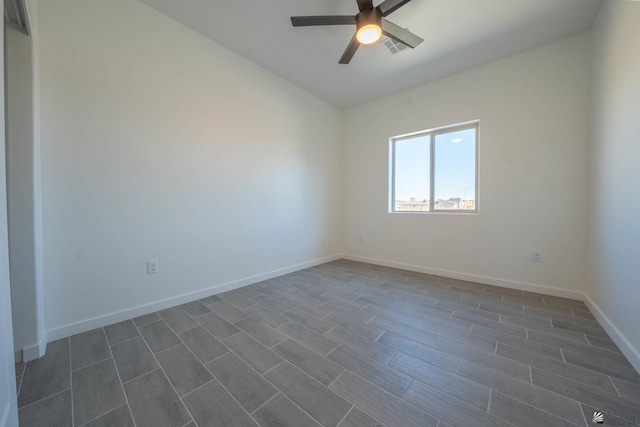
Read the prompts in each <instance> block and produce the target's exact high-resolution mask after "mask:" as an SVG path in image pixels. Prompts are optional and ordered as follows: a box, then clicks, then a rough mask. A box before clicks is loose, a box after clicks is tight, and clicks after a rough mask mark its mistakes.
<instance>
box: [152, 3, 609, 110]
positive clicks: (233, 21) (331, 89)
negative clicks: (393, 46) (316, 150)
mask: <svg viewBox="0 0 640 427" xmlns="http://www.w3.org/2000/svg"><path fill="white" fill-rule="evenodd" d="M141 1H142V2H143V3H145V4H147V5H149V6H151V7H153V8H154V9H156V10H158V11H160V12H162V13H164V14H165V15H167V16H169V17H171V18H173V19H175V20H176V21H178V22H180V23H182V24H183V25H185V26H187V27H189V28H191V29H193V30H194V31H196V32H198V33H200V34H202V35H203V36H205V37H208V38H210V39H211V40H213V41H215V42H217V43H219V44H221V45H223V46H225V47H227V48H228V49H230V50H232V51H234V52H236V53H238V54H240V55H242V56H244V57H246V58H247V59H249V60H251V61H253V62H254V63H256V64H258V65H260V66H261V67H263V68H265V69H267V70H269V71H271V72H273V73H275V74H277V75H279V76H281V77H283V78H285V79H287V80H289V81H290V82H292V83H294V84H296V85H297V86H299V87H301V88H303V89H305V90H306V91H308V92H310V93H312V94H314V95H316V96H317V97H319V98H321V99H324V100H326V101H327V102H329V103H330V104H332V105H335V106H336V107H338V108H348V107H351V106H355V105H359V104H362V103H364V102H367V101H369V100H372V99H375V98H379V97H382V96H385V95H388V94H391V93H394V92H397V91H400V90H404V89H408V88H411V87H413V86H416V85H419V84H422V83H426V82H429V81H432V80H435V79H438V78H440V77H443V76H445V75H450V74H453V73H457V72H460V71H463V70H465V69H469V68H472V67H475V66H478V65H481V64H485V63H488V62H491V61H494V60H497V59H500V58H503V57H506V56H509V55H512V54H515V53H518V52H521V51H524V50H527V49H530V48H533V47H536V46H541V45H544V44H546V43H550V42H552V41H555V40H559V39H562V38H565V37H568V36H571V35H573V34H576V33H579V32H582V31H585V30H588V29H589V28H591V25H592V23H593V20H594V19H595V16H596V14H597V12H598V9H599V7H600V2H601V0H413V1H411V2H409V3H408V4H406V5H405V6H403V7H402V8H400V9H399V10H397V11H396V12H394V13H393V14H391V15H389V16H388V19H389V20H390V21H392V22H394V23H395V24H397V25H399V26H400V27H403V28H407V29H409V30H410V31H411V32H413V33H415V34H417V35H419V36H420V37H422V38H423V39H424V40H425V41H424V43H422V44H421V45H420V46H418V47H417V48H416V49H413V50H412V49H405V50H403V51H401V52H399V53H397V54H392V53H391V52H390V51H389V49H388V48H387V47H385V46H384V45H383V44H382V43H377V44H375V45H372V46H362V47H360V49H359V50H358V52H357V53H356V55H355V57H354V58H353V60H352V61H351V63H350V64H349V65H341V64H338V60H339V59H340V56H341V55H342V52H343V51H344V49H345V48H346V46H347V44H348V43H349V41H350V39H351V37H352V35H353V33H354V31H355V27H351V26H345V25H341V26H331V27H304V28H293V27H292V25H291V21H290V19H289V18H290V17H291V16H296V15H298V16H299V15H350V14H351V15H355V14H356V13H357V12H358V7H357V3H356V0H322V1H320V0H268V1H265V0H259V1H256V0H216V1H211V0H180V1H175V0H141ZM380 2H381V0H374V5H378V4H379V3H380Z"/></svg>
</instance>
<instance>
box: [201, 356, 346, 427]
mask: <svg viewBox="0 0 640 427" xmlns="http://www.w3.org/2000/svg"><path fill="white" fill-rule="evenodd" d="M229 351H231V352H232V353H233V354H234V355H235V356H236V357H238V358H239V359H240V360H242V361H243V362H244V363H245V364H246V365H247V366H249V368H250V369H252V370H253V371H254V372H255V373H256V374H258V375H259V376H260V377H262V379H263V380H264V381H266V382H267V383H268V384H269V385H270V386H271V387H273V388H274V389H275V390H276V391H277V393H276V394H275V395H273V396H271V398H269V399H268V400H271V399H273V398H274V397H275V396H276V395H278V394H282V395H283V396H285V397H286V398H287V399H289V400H290V401H291V402H292V403H293V404H294V405H296V406H297V407H298V408H300V410H302V411H303V412H304V413H305V414H307V415H308V416H310V417H311V419H313V420H315V421H316V422H317V423H318V424H320V425H322V423H321V422H320V421H318V420H317V419H316V418H315V417H313V416H312V415H311V414H309V413H308V412H307V411H306V410H305V409H304V408H302V407H300V405H298V404H297V403H296V402H294V401H293V399H291V398H290V397H289V396H288V395H287V394H286V393H285V392H284V391H282V390H281V389H280V388H279V387H276V385H275V384H273V383H272V382H271V381H269V379H268V378H267V377H266V376H265V375H266V373H267V372H270V371H271V370H273V369H275V368H276V367H278V366H280V365H282V364H283V363H284V362H288V360H287V359H285V358H284V357H282V356H280V355H279V354H278V356H279V357H282V359H283V360H282V361H281V362H279V363H278V364H277V365H276V366H274V367H272V368H271V369H269V370H267V371H265V373H264V374H261V373H260V372H258V371H257V370H256V369H254V368H253V366H251V365H249V364H248V363H247V362H246V361H245V360H244V359H243V358H242V357H240V356H239V355H238V354H237V353H236V352H235V351H234V350H233V349H232V348H229ZM288 363H289V364H291V365H292V366H295V365H293V364H292V363H291V362H288ZM295 367H296V368H297V369H299V370H300V371H302V369H300V368H298V367H297V366H295ZM205 368H207V370H208V371H209V372H211V370H210V369H209V368H208V367H207V366H206V365H205ZM302 372H304V371H302ZM304 373H305V374H306V375H308V376H309V377H310V378H312V379H313V380H314V381H317V380H316V379H315V378H313V377H311V376H310V375H309V374H307V373H306V372H304ZM211 375H213V376H214V378H215V379H216V381H218V383H219V384H220V385H221V386H222V387H223V388H224V390H225V391H226V392H227V393H228V394H229V395H230V396H231V397H232V398H233V400H235V401H236V403H237V404H238V405H240V407H241V408H242V410H243V411H245V412H246V413H247V415H249V417H251V419H253V420H254V421H255V423H256V424H258V425H260V423H259V422H258V421H257V420H256V419H255V418H254V417H253V416H252V414H254V413H255V412H256V411H257V410H258V409H256V410H254V411H252V412H251V413H249V411H247V410H246V409H245V407H244V406H243V405H242V404H241V403H240V402H239V401H238V400H237V399H236V398H235V396H234V395H233V394H232V393H231V391H230V390H228V389H227V387H225V385H224V384H223V383H222V382H221V381H220V380H218V379H217V378H216V377H215V374H214V373H213V372H211ZM318 382H319V381H318ZM319 383H320V382H319ZM320 384H322V383H320ZM322 385H324V384H322ZM327 389H328V387H327ZM332 392H333V391H332ZM333 393H335V392H333ZM341 397H342V396H341ZM345 400H346V399H345ZM347 402H349V401H348V400H347ZM266 403H267V402H266V401H265V402H264V403H263V405H261V407H262V406H264V405H265V404H266ZM349 403H351V402H349Z"/></svg>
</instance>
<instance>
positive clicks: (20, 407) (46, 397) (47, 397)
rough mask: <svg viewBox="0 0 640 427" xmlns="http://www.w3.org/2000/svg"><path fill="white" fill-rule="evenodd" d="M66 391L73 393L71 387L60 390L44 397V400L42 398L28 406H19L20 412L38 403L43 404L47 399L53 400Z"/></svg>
mask: <svg viewBox="0 0 640 427" xmlns="http://www.w3.org/2000/svg"><path fill="white" fill-rule="evenodd" d="M66 391H71V387H70V386H69V387H67V388H65V389H64V390H60V391H57V392H55V393H51V394H49V395H47V396H45V397H42V398H40V399H38V400H34V401H33V402H29V403H27V404H26V405H22V406H18V410H20V409H24V408H27V407H29V406H31V405H35V404H36V403H41V402H42V401H43V400H47V399H49V398H51V397H53V396H57V395H59V394H62V393H64V392H66Z"/></svg>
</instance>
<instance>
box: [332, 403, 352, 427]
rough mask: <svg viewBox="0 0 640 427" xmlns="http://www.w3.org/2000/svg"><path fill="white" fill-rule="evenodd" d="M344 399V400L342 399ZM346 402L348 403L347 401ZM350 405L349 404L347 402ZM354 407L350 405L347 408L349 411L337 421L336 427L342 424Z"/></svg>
mask: <svg viewBox="0 0 640 427" xmlns="http://www.w3.org/2000/svg"><path fill="white" fill-rule="evenodd" d="M343 399H344V398H343ZM347 402H349V401H348V400H347ZM349 403H351V402H349ZM355 407H356V405H354V404H353V403H351V408H349V410H348V411H347V413H346V414H344V417H342V419H341V420H340V421H338V423H337V424H336V427H340V424H342V422H343V421H344V420H345V419H346V418H347V417H348V416H349V414H350V413H351V411H353V408H355Z"/></svg>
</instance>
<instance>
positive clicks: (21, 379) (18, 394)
mask: <svg viewBox="0 0 640 427" xmlns="http://www.w3.org/2000/svg"><path fill="white" fill-rule="evenodd" d="M69 364H71V354H69ZM24 369H25V370H26V369H27V366H26V364H25V366H24ZM24 372H25V371H24V370H23V371H22V375H21V376H20V384H19V385H18V391H17V392H16V398H17V397H18V396H20V392H21V391H22V382H23V381H24ZM69 376H71V366H69Z"/></svg>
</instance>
